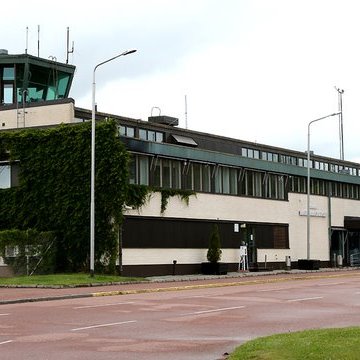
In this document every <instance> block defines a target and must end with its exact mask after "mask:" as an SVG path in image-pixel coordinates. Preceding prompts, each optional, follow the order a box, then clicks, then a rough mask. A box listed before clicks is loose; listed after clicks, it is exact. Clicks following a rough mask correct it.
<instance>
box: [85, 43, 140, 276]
mask: <svg viewBox="0 0 360 360" xmlns="http://www.w3.org/2000/svg"><path fill="white" fill-rule="evenodd" d="M134 52H136V50H126V51H124V52H122V53H121V54H119V55H116V56H114V57H112V58H111V59H108V60H105V61H103V62H101V63H99V64H97V65H96V66H95V67H94V71H93V83H92V113H91V190H90V191H91V200H90V276H91V277H93V276H94V258H95V87H96V85H95V72H96V69H97V68H98V67H99V66H101V65H104V64H106V63H108V62H110V61H112V60H115V59H117V58H118V57H120V56H125V55H129V54H132V53H134Z"/></svg>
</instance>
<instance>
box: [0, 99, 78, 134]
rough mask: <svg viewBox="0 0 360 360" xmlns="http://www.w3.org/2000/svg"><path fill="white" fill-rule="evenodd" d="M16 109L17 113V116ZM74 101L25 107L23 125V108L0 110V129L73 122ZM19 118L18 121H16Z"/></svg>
mask: <svg viewBox="0 0 360 360" xmlns="http://www.w3.org/2000/svg"><path fill="white" fill-rule="evenodd" d="M17 111H18V112H19V115H18V116H17V115H16V114H17ZM74 118H75V111H74V103H72V102H70V103H65V104H53V105H51V106H35V107H28V108H26V109H25V126H24V122H23V109H22V108H19V109H18V110H16V109H12V110H2V111H0V130H2V129H16V128H18V127H19V128H20V127H21V128H22V127H31V126H44V125H57V124H61V123H72V122H75V120H74ZM18 119H19V122H18Z"/></svg>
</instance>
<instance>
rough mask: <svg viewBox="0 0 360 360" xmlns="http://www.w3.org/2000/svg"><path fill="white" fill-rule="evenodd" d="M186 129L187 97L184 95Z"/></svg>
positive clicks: (186, 125) (186, 123) (186, 124)
mask: <svg viewBox="0 0 360 360" xmlns="http://www.w3.org/2000/svg"><path fill="white" fill-rule="evenodd" d="M187 128H188V121H187V97H186V95H185V129H187Z"/></svg>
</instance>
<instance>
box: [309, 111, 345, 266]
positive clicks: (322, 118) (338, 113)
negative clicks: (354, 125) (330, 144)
mask: <svg viewBox="0 0 360 360" xmlns="http://www.w3.org/2000/svg"><path fill="white" fill-rule="evenodd" d="M340 114H341V113H340V112H337V113H334V114H330V115H327V116H323V117H321V118H319V119H315V120H312V121H310V122H309V125H308V141H307V198H306V240H307V248H306V253H307V260H310V125H311V124H312V123H314V122H316V121H320V120H324V119H326V118H329V117H332V116H336V115H340Z"/></svg>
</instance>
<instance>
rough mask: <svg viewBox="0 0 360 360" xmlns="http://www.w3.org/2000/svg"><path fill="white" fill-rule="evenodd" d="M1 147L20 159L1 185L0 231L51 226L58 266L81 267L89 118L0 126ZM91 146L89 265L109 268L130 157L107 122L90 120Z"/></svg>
mask: <svg viewBox="0 0 360 360" xmlns="http://www.w3.org/2000/svg"><path fill="white" fill-rule="evenodd" d="M0 149H1V153H2V156H4V151H5V150H6V154H8V153H9V156H10V160H11V161H12V160H17V161H19V164H20V185H19V186H18V187H16V188H11V189H0V230H6V229H13V228H16V229H19V230H26V229H28V228H31V229H34V230H36V231H54V232H55V233H56V236H57V250H58V251H57V261H56V264H57V270H59V271H79V270H86V269H88V263H89V247H90V240H89V239H90V168H91V166H90V165H91V123H90V122H87V123H81V124H76V125H60V126H56V127H51V128H46V129H23V130H16V131H10V132H0ZM95 149H96V151H95V154H96V155H95V157H96V159H95V169H96V173H95V264H96V266H99V265H100V263H102V262H105V263H106V264H108V265H109V267H110V268H111V267H112V268H113V267H114V264H115V260H116V254H117V251H116V250H117V233H118V227H119V226H120V224H121V221H122V205H123V203H124V202H125V196H126V189H127V184H128V159H129V157H128V153H127V151H126V150H125V148H124V146H123V144H122V143H121V141H120V140H119V139H118V138H117V127H116V123H115V122H114V121H112V120H109V121H106V122H102V123H99V124H97V126H96V148H95ZM100 259H101V261H100Z"/></svg>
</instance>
